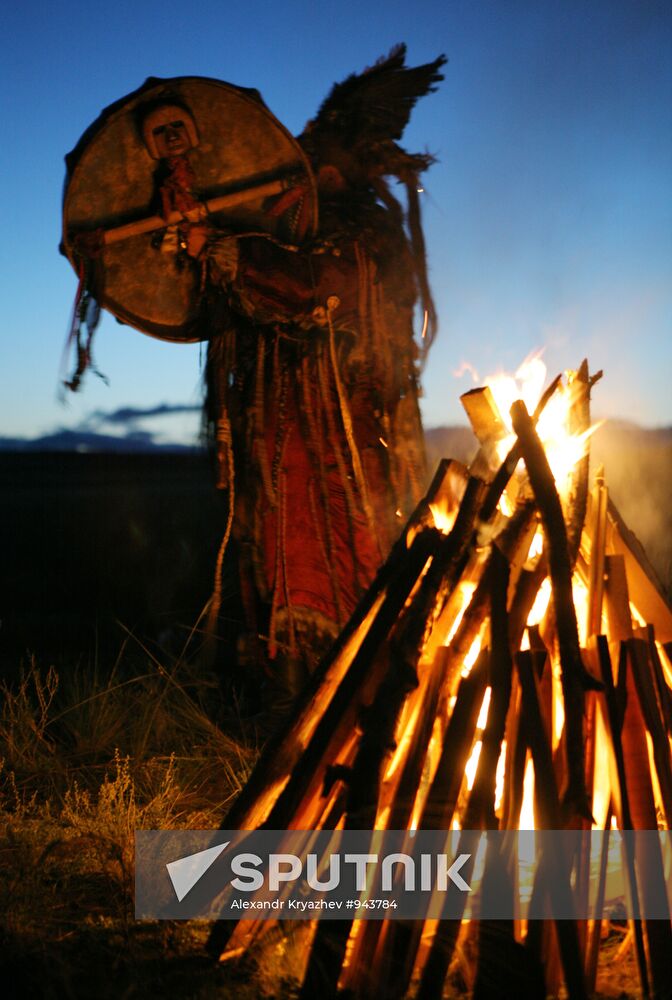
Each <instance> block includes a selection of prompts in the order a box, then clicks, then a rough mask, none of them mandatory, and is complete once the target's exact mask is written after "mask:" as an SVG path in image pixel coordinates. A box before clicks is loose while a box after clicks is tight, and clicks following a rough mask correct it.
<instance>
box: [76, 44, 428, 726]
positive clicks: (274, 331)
mask: <svg viewBox="0 0 672 1000" xmlns="http://www.w3.org/2000/svg"><path fill="white" fill-rule="evenodd" d="M444 61H445V60H444V59H443V57H441V58H439V59H437V60H435V61H434V62H433V63H429V64H427V65H424V66H420V67H417V68H408V67H406V66H405V49H404V48H403V47H399V48H398V49H397V50H395V51H394V52H393V53H392V54H391V55H390V56H389V57H388V58H386V59H383V60H381V61H380V62H378V63H377V64H376V65H375V66H373V67H372V68H371V69H369V70H366V71H365V72H364V73H362V74H361V75H353V76H351V77H349V78H348V79H347V80H346V81H345V82H344V83H342V84H339V85H337V86H335V87H334V88H333V90H332V92H331V94H330V95H329V97H328V98H327V99H326V101H325V102H324V103H323V105H322V107H321V108H320V111H319V113H318V115H317V117H316V118H315V119H314V121H312V122H310V123H309V124H308V126H307V128H306V129H305V131H304V133H303V134H302V135H301V136H300V137H299V139H298V145H297V144H296V143H294V144H293V150H294V152H293V156H294V161H295V162H294V163H293V164H292V165H291V169H286V168H285V165H284V164H280V165H279V167H280V169H278V165H277V164H271V165H270V168H269V169H268V170H260V169H259V168H258V166H257V168H256V169H249V166H248V169H247V170H246V174H247V176H248V177H251V178H252V181H253V183H252V184H251V185H250V186H249V194H248V195H246V194H245V190H246V189H245V188H244V186H243V185H241V184H240V182H238V184H237V185H236V186H235V187H237V188H238V201H237V202H236V190H235V187H234V189H233V192H232V194H230V195H228V196H224V197H222V198H220V199H219V200H218V198H217V197H214V198H213V197H212V195H213V194H216V192H217V190H221V188H222V186H223V185H222V183H221V178H215V177H214V176H212V170H209V163H208V154H209V155H210V161H212V159H213V156H212V149H213V146H215V147H216V146H217V143H216V142H215V143H213V138H212V137H213V135H215V133H214V131H212V128H211V122H210V121H207V120H205V117H204V114H203V112H201V111H200V110H199V108H198V107H197V101H196V100H194V95H195V91H194V87H193V86H192V87H191V89H190V88H189V86H181V87H180V86H178V85H179V84H180V82H181V81H165V83H164V86H158V87H157V81H152V80H150V81H148V82H147V84H146V85H145V87H144V88H141V91H140V92H139V93H138V95H134V96H135V97H136V99H135V100H134V101H133V102H132V104H133V114H134V116H135V121H136V130H137V131H139V133H140V135H141V137H142V141H143V143H144V147H145V149H146V152H147V153H148V154H149V157H151V159H152V160H153V161H154V164H155V169H154V170H153V172H152V190H151V196H150V199H149V201H150V203H151V204H152V205H153V206H154V207H155V209H157V210H158V217H159V224H160V225H158V226H157V225H154V229H155V232H154V235H153V236H151V237H148V236H147V235H146V234H143V235H142V236H141V235H140V234H136V233H135V232H133V233H131V236H130V237H129V239H128V242H130V241H131V240H136V241H137V240H139V239H140V238H141V239H142V240H144V243H143V244H142V248H141V250H142V253H143V254H144V255H145V256H146V255H147V240H148V239H151V244H152V252H153V253H154V255H155V258H157V259H155V261H154V262H153V268H154V269H155V270H156V269H158V270H159V271H160V275H159V279H158V280H157V279H155V280H154V286H155V290H154V292H153V294H154V295H155V296H156V294H157V292H156V289H158V290H159V291H161V290H164V289H169V292H168V295H169V297H170V296H172V300H171V301H170V302H168V303H166V302H165V301H164V302H163V303H160V304H159V303H157V307H156V309H155V310H154V311H152V314H151V315H147V313H148V309H147V306H146V302H145V300H143V297H142V292H141V291H138V289H137V288H136V287H135V286H133V287H130V288H129V287H125V288H124V289H123V294H118V293H117V291H116V290H115V289H114V288H113V287H112V286H113V284H114V281H113V280H112V281H110V278H112V279H114V277H115V275H116V273H117V272H116V271H114V268H113V262H114V247H115V246H116V245H117V243H119V244H121V242H122V239H121V237H120V238H119V240H118V241H117V240H116V237H112V238H111V237H110V230H109V229H107V230H106V233H107V235H106V236H102V237H101V235H100V232H101V228H100V227H97V228H96V230H95V231H94V232H93V233H92V232H91V227H90V226H89V227H84V226H82V225H81V224H80V226H79V227H77V226H76V225H75V226H73V225H72V223H73V219H74V220H75V222H76V216H77V208H78V202H77V200H76V198H74V199H72V202H74V204H73V203H71V205H70V212H69V213H68V212H67V210H66V217H67V216H68V215H69V220H70V227H71V229H73V228H75V229H76V228H79V229H80V232H79V233H75V235H74V236H72V235H71V236H69V238H68V237H66V241H65V243H66V252H68V251H69V249H70V250H71V252H69V256H71V259H73V258H74V260H73V263H76V265H77V266H78V269H79V271H80V275H81V276H82V281H83V287H84V290H85V291H84V295H86V294H88V295H90V296H92V297H95V298H96V299H98V300H99V301H101V298H102V301H103V304H105V305H107V306H108V308H111V309H112V311H113V312H116V314H117V315H118V316H120V318H122V319H125V320H130V321H131V322H134V323H135V325H138V326H140V328H141V329H145V330H146V332H150V333H153V334H155V335H158V336H164V337H166V338H167V339H200V340H205V341H207V345H208V348H207V367H206V382H207V399H206V415H207V423H208V427H209V431H210V435H211V439H212V441H213V445H214V451H215V454H216V459H217V484H218V486H219V487H220V488H222V489H225V490H228V491H229V522H228V524H227V530H226V540H227V541H228V537H229V534H232V535H233V538H234V540H235V544H236V547H237V553H238V561H239V570H240V584H241V595H242V600H243V606H244V616H245V624H244V629H243V632H242V634H241V635H240V638H239V643H238V655H239V660H240V662H241V663H246V662H247V663H249V664H251V665H255V666H257V667H258V666H260V665H261V667H262V668H263V670H264V671H265V674H266V677H267V681H268V689H269V692H270V698H269V700H270V702H271V703H272V705H273V708H274V710H275V712H276V713H277V714H278V715H281V714H282V713H283V711H285V710H286V709H287V707H288V705H289V704H290V703H291V702H292V701H293V699H294V698H295V696H296V694H297V693H298V691H299V690H300V689H301V687H302V685H303V683H304V681H305V679H306V677H307V676H308V674H309V673H310V672H311V671H312V670H313V669H314V667H315V665H316V663H317V662H318V660H319V659H320V657H321V656H322V655H323V653H324V652H325V651H326V649H327V648H328V646H329V644H330V643H331V642H332V641H333V639H334V638H335V636H336V635H337V633H338V631H339V630H340V628H341V627H342V626H343V625H344V624H345V622H346V621H347V619H348V617H349V616H350V614H351V613H352V611H353V610H354V608H355V606H356V604H357V602H358V600H359V598H360V597H361V596H362V594H363V592H364V591H365V589H366V588H367V587H368V585H369V584H370V583H371V581H372V579H373V577H374V575H375V573H376V570H377V568H378V567H379V565H380V564H381V562H382V561H383V559H384V558H385V556H386V555H387V553H388V551H389V549H390V547H391V545H392V543H393V541H394V540H395V538H396V536H397V535H398V533H399V530H400V528H401V526H402V525H403V523H404V519H405V517H406V515H407V514H408V513H409V511H410V509H411V508H412V507H413V506H414V504H415V503H416V502H417V501H418V500H419V499H420V497H421V496H422V495H423V493H424V487H425V485H426V484H425V474H426V469H425V458H424V447H423V438H422V427H421V422H420V414H419V407H418V393H419V385H418V378H419V369H420V366H421V364H422V361H423V359H424V357H425V355H426V352H427V350H428V348H429V346H430V345H431V342H432V339H433V336H434V332H435V325H436V322H435V314H434V307H433V304H432V300H431V295H430V290H429V286H428V281H427V272H426V266H425V254H424V244H423V238H422V231H421V227H420V212H419V203H418V186H419V175H420V174H421V172H422V171H424V170H425V169H426V168H427V167H429V166H430V164H431V163H432V158H431V157H430V156H428V155H418V154H409V153H407V152H406V151H405V150H403V149H402V148H401V146H399V145H398V140H400V139H401V136H402V133H403V130H404V128H405V126H406V124H407V122H408V119H409V116H410V113H411V110H412V108H413V105H414V104H415V101H416V100H417V98H419V97H421V96H423V95H424V94H426V93H428V92H429V91H431V90H433V89H435V84H436V83H438V82H439V81H440V80H441V79H442V76H441V75H440V73H439V70H440V68H441V66H442V65H443V63H444ZM186 82H187V83H189V80H188V78H187V81H186ZM191 82H192V83H193V82H194V81H191ZM220 87H227V89H228V90H229V91H233V88H229V87H228V85H220ZM147 89H149V93H147V92H146V91H147ZM143 91H144V93H143ZM235 94H236V97H237V99H238V100H243V101H244V102H245V110H246V111H247V112H248V116H251V117H252V118H254V116H255V115H257V116H259V115H260V114H263V115H265V116H267V118H268V117H271V116H269V115H268V112H267V111H266V109H265V107H264V106H263V104H262V103H261V101H260V98H259V97H258V95H257V94H256V92H250V91H239V90H237V91H235ZM127 104H128V99H127V101H126V103H124V102H120V105H121V106H122V107H123V108H124V109H125V108H126V105H127ZM117 107H118V106H115V108H113V109H109V111H108V113H107V114H108V117H109V114H110V112H114V111H115V110H116V108H117ZM203 108H205V105H203ZM126 113H127V114H128V112H126ZM112 117H114V115H113V116H112ZM202 119H204V120H202ZM232 120H233V119H232ZM235 121H236V125H235V127H234V125H231V128H230V131H229V133H228V138H229V140H230V142H229V144H228V145H227V142H226V138H227V136H226V129H225V126H224V125H222V123H221V121H220V122H219V123H218V127H217V136H221V140H220V145H219V150H218V152H219V159H220V162H221V161H222V159H224V160H226V158H227V157H229V158H231V157H233V158H234V159H235V157H236V156H240V155H242V154H240V144H241V140H240V138H239V137H238V136H237V132H236V128H237V127H238V122H239V121H240V116H239V114H238V117H236V119H235ZM280 128H281V127H280ZM283 131H284V130H283ZM244 144H245V143H244V141H243V145H244ZM232 149H233V153H232V152H231V150H232ZM204 151H205V152H204ZM75 153H77V151H75ZM245 155H246V156H247V157H248V159H249V150H247V151H246V153H245ZM260 155H262V154H260ZM273 155H274V156H275V158H276V160H277V159H278V157H279V158H280V159H282V158H283V156H284V155H285V154H284V153H283V154H282V155H280V154H273ZM73 156H74V154H73ZM215 158H216V157H215ZM80 159H81V157H80ZM285 159H286V156H285ZM157 163H158V166H157ZM274 167H275V170H274V169H273V168H274ZM278 177H280V179H281V183H277V178H278ZM75 178H76V173H75V172H74V171H73V179H72V180H71V186H72V183H73V180H74V179H75ZM269 178H273V180H272V181H271V185H272V184H273V183H276V187H275V189H274V190H273V191H272V192H271V193H270V195H269V194H267V193H266V192H267V187H268V182H269ZM390 178H395V179H396V180H397V181H399V182H401V183H402V184H403V186H404V188H405V191H406V209H405V211H404V208H403V207H402V205H401V204H400V202H399V201H398V200H397V198H396V197H394V195H393V194H392V191H391V189H390V184H389V179H390ZM215 181H218V183H215ZM264 184H266V188H265V187H264ZM80 186H82V185H81V182H80ZM225 186H227V187H229V188H231V187H232V186H231V185H230V184H229V185H225ZM75 187H76V185H75ZM255 192H258V193H259V198H258V200H257V203H256V204H254V203H253V200H254V196H255ZM227 197H228V202H227V206H226V208H220V206H221V205H222V202H226V201H227ZM145 199H146V195H145ZM229 203H231V204H236V205H242V206H243V207H242V208H234V209H232V210H231V209H229V208H228V204H229ZM66 209H67V193H66ZM245 213H247V214H245ZM103 214H104V213H102V212H101V213H100V215H103ZM105 214H107V216H108V218H109V217H110V216H111V215H112V213H110V212H109V211H108V212H107V213H105ZM150 221H151V220H150ZM85 228H86V229H87V230H88V231H84V232H82V230H84V229H85ZM103 228H104V227H103ZM119 228H120V229H123V227H119ZM127 228H128V229H132V228H133V224H131V225H129V226H128V227H127ZM137 228H139V227H138V226H136V229H137ZM70 231H71V230H69V231H68V232H70ZM115 231H116V230H115ZM147 232H149V229H147ZM68 242H69V244H70V247H68ZM139 252H140V251H138V253H139ZM125 253H126V258H125V266H128V258H129V256H131V255H130V254H129V253H128V248H127V247H126V248H125ZM106 257H107V261H106V269H105V270H104V268H103V267H101V266H100V265H99V264H97V263H96V262H97V261H99V260H101V258H102V259H103V260H105V258H106ZM159 260H160V263H159ZM103 271H104V273H103ZM171 273H172V277H173V281H172V282H170V281H169V275H170V274H171ZM106 279H107V280H106ZM176 286H177V287H178V291H179V290H181V291H182V293H183V294H182V295H181V297H180V296H179V295H178V294H176ZM147 294H149V292H148V293H147ZM104 296H107V302H106V301H105V299H104ZM122 299H123V302H122V303H121V305H120V302H121V300H122ZM418 304H419V306H420V310H419V311H420V313H421V316H422V318H423V323H422V326H423V330H422V335H421V336H419V337H417V338H416V336H415V335H414V319H415V313H416V311H418V310H417V306H418ZM84 312H85V311H84V309H83V307H81V306H80V315H82V316H83V315H84ZM171 317H177V319H176V320H175V319H173V320H172V327H171V326H170V323H171ZM167 320H168V322H167ZM168 327H170V334H172V336H170V335H167V328H168ZM176 330H178V331H179V336H176V335H175V331H176ZM79 332H80V331H79V329H78V330H77V335H78V336H79ZM87 353H88V345H87ZM80 359H81V352H80ZM80 374H81V373H80ZM76 377H78V376H76Z"/></svg>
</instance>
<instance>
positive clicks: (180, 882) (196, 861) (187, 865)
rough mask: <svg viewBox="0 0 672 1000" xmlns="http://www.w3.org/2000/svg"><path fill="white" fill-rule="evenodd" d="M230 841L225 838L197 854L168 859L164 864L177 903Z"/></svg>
mask: <svg viewBox="0 0 672 1000" xmlns="http://www.w3.org/2000/svg"><path fill="white" fill-rule="evenodd" d="M230 843H231V841H230V840H227V841H226V843H224V844H217V846H216V847H208V849H207V850H205V851H198V853H197V854H187V855H186V856H185V857H183V858H178V859H177V861H170V862H169V863H168V864H167V865H166V868H167V869H168V874H169V875H170V881H171V882H172V883H173V889H174V890H175V895H176V896H177V899H178V902H179V903H181V902H182V900H183V899H184V897H185V896H186V895H187V893H188V892H190V891H191V890H192V889H193V888H194V886H195V885H196V883H197V882H198V881H200V879H202V878H203V876H204V875H205V873H206V872H207V871H208V869H209V868H211V867H212V865H214V863H215V861H216V860H217V858H218V857H219V855H220V854H221V853H222V851H223V850H224V849H225V848H226V847H228V846H229V844H230Z"/></svg>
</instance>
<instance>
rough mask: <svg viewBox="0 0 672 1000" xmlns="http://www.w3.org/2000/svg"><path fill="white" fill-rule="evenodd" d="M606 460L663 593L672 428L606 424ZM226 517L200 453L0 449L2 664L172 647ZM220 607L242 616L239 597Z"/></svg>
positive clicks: (447, 446) (444, 448)
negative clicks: (129, 643)
mask: <svg viewBox="0 0 672 1000" xmlns="http://www.w3.org/2000/svg"><path fill="white" fill-rule="evenodd" d="M427 442H428V452H429V459H430V467H431V468H435V467H436V464H437V462H438V460H439V458H441V457H442V456H450V457H456V458H461V459H464V458H466V457H468V456H469V455H470V452H471V451H472V450H473V437H472V435H471V432H470V431H468V430H467V429H466V428H437V429H434V430H431V431H429V432H428V434H427ZM601 462H602V463H604V464H605V466H606V478H607V484H608V486H609V488H610V491H611V495H612V498H613V499H614V501H615V502H616V505H617V506H618V508H619V510H620V512H621V514H622V516H623V518H624V519H625V521H626V523H628V525H629V526H630V528H631V529H632V530H633V531H634V532H635V534H636V535H637V536H638V537H639V539H640V541H641V542H642V543H643V545H644V547H645V549H646V552H647V554H648V556H649V558H650V560H651V562H652V563H653V565H654V567H655V569H656V571H657V573H658V576H659V577H660V580H661V582H662V584H663V587H664V588H665V589H666V591H667V592H668V593H670V590H671V588H672V503H671V502H670V497H671V496H672V432H671V431H670V430H669V429H665V430H660V431H642V430H641V429H639V428H636V427H633V426H631V425H618V424H611V423H610V424H607V425H606V426H605V427H603V428H601V429H600V430H599V431H598V432H597V434H596V435H595V438H594V441H593V446H592V463H591V468H592V470H594V469H595V468H596V467H597V465H598V464H599V463H601ZM225 519H226V497H225V496H223V495H221V494H219V493H218V492H217V491H216V490H215V489H214V488H213V486H212V478H211V473H210V467H209V463H208V459H207V457H206V456H205V455H204V454H201V453H192V454H189V453H165V452H164V453H152V452H150V453H146V454H113V453H99V454H93V453H90V454H78V453H68V452H65V453H64V452H61V453H41V454H36V453H32V452H23V453H11V452H1V451H0V524H1V525H2V549H1V551H2V593H1V594H0V619H1V628H0V658H1V659H0V667H1V670H2V673H3V674H4V675H5V676H7V674H8V673H9V674H10V675H11V673H12V670H13V667H14V666H15V665H16V663H17V662H18V660H19V659H20V658H21V657H24V656H25V655H26V653H27V652H31V653H35V654H36V656H37V657H38V659H43V658H47V659H49V660H50V662H56V663H62V662H63V661H64V659H65V660H67V659H69V658H72V657H73V656H74V657H76V658H77V659H81V657H82V656H86V655H88V654H89V653H90V652H91V651H92V650H95V649H98V650H99V651H100V650H101V649H103V648H110V649H112V650H113V649H114V648H115V645H116V646H117V647H118V645H119V643H120V642H121V641H122V638H123V636H124V634H125V630H129V631H131V632H132V633H133V634H134V635H136V636H137V637H138V638H141V639H142V640H143V641H149V642H155V643H158V644H159V645H162V646H164V647H168V648H169V649H170V650H171V651H172V652H176V651H177V649H178V648H180V643H181V642H182V641H184V640H185V639H186V637H187V635H188V634H189V631H190V629H191V628H192V627H193V626H194V625H195V623H196V621H197V619H198V616H199V614H200V612H201V611H202V609H203V607H204V605H205V603H206V601H207V599H208V597H209V595H210V591H211V585H212V571H213V566H214V562H215V557H216V553H217V548H218V546H219V542H220V538H221V533H222V532H223V529H224V524H225ZM228 577H229V579H230V581H231V587H230V589H231V590H233V589H234V583H233V581H234V579H235V572H233V571H232V570H231V569H229V570H228ZM228 611H229V614H230V615H231V617H232V618H234V619H235V618H236V617H237V610H236V604H235V600H232V602H231V604H230V607H229V609H228ZM226 627H227V626H226V623H225V624H224V628H226ZM231 628H232V630H233V631H235V622H232V623H231Z"/></svg>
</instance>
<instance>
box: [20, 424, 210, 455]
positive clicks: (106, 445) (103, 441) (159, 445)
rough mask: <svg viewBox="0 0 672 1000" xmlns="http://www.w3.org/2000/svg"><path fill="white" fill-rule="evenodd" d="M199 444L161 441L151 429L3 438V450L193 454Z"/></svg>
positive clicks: (62, 432) (68, 432)
mask: <svg viewBox="0 0 672 1000" xmlns="http://www.w3.org/2000/svg"><path fill="white" fill-rule="evenodd" d="M200 450H201V449H200V447H199V446H198V445H186V444H177V443H175V442H168V443H163V442H157V441H156V439H155V437H154V435H153V434H151V433H149V432H147V431H134V432H132V433H130V434H125V435H124V436H123V437H122V436H119V435H116V434H100V433H98V432H97V431H84V430H74V431H71V430H59V431H54V432H53V433H52V434H45V435H43V436H42V437H36V438H9V437H0V451H13V452H17V451H18V452H26V451H27V452H57V451H64V452H72V451H76V452H81V453H86V452H114V453H115V454H118V455H135V454H138V453H148V452H179V453H182V454H185V453H186V454H190V453H193V452H197V451H200Z"/></svg>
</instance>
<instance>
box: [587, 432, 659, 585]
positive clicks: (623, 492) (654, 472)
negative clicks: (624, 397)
mask: <svg viewBox="0 0 672 1000" xmlns="http://www.w3.org/2000/svg"><path fill="white" fill-rule="evenodd" d="M591 458H592V461H591V468H592V471H593V472H595V470H596V469H597V467H598V465H600V464H602V465H604V470H605V480H606V483H607V487H608V488H609V495H610V496H611V498H612V500H613V501H614V503H615V504H616V506H617V507H618V510H619V511H620V513H621V516H622V517H623V520H624V521H625V522H626V524H627V525H628V527H629V528H630V529H631V531H633V532H634V533H635V534H636V535H637V537H638V538H639V540H640V542H641V543H642V545H643V547H644V550H645V552H646V554H647V556H648V557H649V559H650V560H651V563H652V565H653V567H654V569H655V570H656V572H657V573H658V576H659V577H660V582H661V583H662V585H663V587H664V589H665V590H666V591H667V593H668V594H672V506H670V502H669V498H670V495H671V494H672V428H670V427H668V428H661V429H660V430H644V429H642V428H640V427H637V426H635V425H632V424H624V423H621V422H618V421H607V422H606V424H604V426H603V427H601V428H600V429H599V430H598V431H597V432H596V433H595V435H594V437H593V439H592V444H591Z"/></svg>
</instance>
